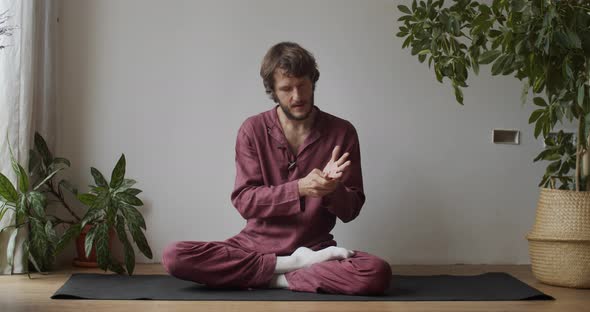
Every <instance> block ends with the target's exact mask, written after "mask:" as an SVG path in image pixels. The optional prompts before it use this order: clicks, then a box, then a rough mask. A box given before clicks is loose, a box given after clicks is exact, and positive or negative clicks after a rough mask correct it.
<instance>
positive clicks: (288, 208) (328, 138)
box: [228, 105, 365, 255]
mask: <svg viewBox="0 0 590 312" xmlns="http://www.w3.org/2000/svg"><path fill="white" fill-rule="evenodd" d="M277 107H278V105H275V107H274V108H273V109H271V110H268V111H266V112H262V113H260V114H258V115H255V116H252V117H249V118H248V119H246V120H245V121H244V122H243V124H242V125H241V127H240V129H239V130H238V136H237V140H236V157H235V161H236V180H235V187H234V190H233V192H232V193H231V201H232V204H233V205H234V207H235V208H236V209H237V210H238V212H239V213H240V214H241V215H242V217H243V218H244V219H246V221H247V222H246V227H245V228H244V229H243V230H242V231H241V232H240V233H239V234H237V235H236V236H234V237H232V238H230V239H228V242H230V243H234V244H239V245H240V246H242V247H244V248H247V249H250V250H253V251H258V252H261V253H275V254H277V255H289V254H291V253H292V252H293V251H294V250H295V249H296V248H297V247H300V246H305V247H309V248H312V249H314V250H318V249H321V248H325V247H327V246H332V245H336V241H334V240H333V236H332V235H331V234H330V231H331V230H332V229H333V228H334V225H335V224H336V217H338V218H339V219H340V220H342V221H343V222H349V221H351V220H353V219H354V218H356V217H357V216H358V214H359V212H360V210H361V207H362V206H363V204H364V202H365V194H364V191H363V178H362V172H361V156H360V148H359V140H358V135H357V132H356V129H355V128H354V126H353V125H352V124H351V123H350V122H349V121H347V120H344V119H341V118H338V117H336V116H333V115H330V114H328V113H326V112H323V111H321V110H320V109H319V108H318V107H317V106H314V108H315V109H317V114H316V119H315V120H314V123H313V125H312V129H311V132H310V133H309V135H308V136H307V137H306V138H305V141H304V143H303V144H302V145H301V146H300V147H299V151H297V154H296V155H295V154H293V153H292V152H291V149H290V148H289V145H288V142H287V139H286V137H285V135H284V133H283V130H282V127H281V125H280V122H279V118H278V115H277V111H276V109H277ZM336 145H340V147H341V155H342V154H344V153H345V152H349V153H350V155H349V157H348V159H349V160H350V161H351V165H350V166H349V167H348V168H347V169H346V171H348V172H347V173H346V174H345V175H343V180H342V183H340V184H339V186H338V188H337V189H336V190H335V191H334V192H333V193H331V194H328V195H326V196H324V197H322V198H313V197H302V196H300V195H299V189H298V185H297V181H298V180H299V179H301V178H304V177H305V176H307V175H308V174H309V173H310V172H311V171H312V170H313V169H314V168H317V169H320V170H322V169H323V168H324V167H325V165H326V164H327V163H328V161H329V160H330V158H331V156H332V150H333V149H334V147H335V146H336ZM293 162H294V163H295V164H294V165H292V166H289V164H290V163H293Z"/></svg>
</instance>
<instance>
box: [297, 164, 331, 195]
mask: <svg viewBox="0 0 590 312" xmlns="http://www.w3.org/2000/svg"><path fill="white" fill-rule="evenodd" d="M339 183H340V179H327V176H326V175H325V174H324V173H323V172H322V170H320V169H317V168H316V169H313V170H312V171H311V172H310V173H309V174H308V175H307V176H306V177H305V178H302V179H299V181H297V185H298V186H299V195H300V196H310V197H323V196H325V195H327V194H330V193H332V192H333V191H334V190H335V189H336V188H337V187H338V184H339Z"/></svg>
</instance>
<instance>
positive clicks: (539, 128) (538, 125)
mask: <svg viewBox="0 0 590 312" xmlns="http://www.w3.org/2000/svg"><path fill="white" fill-rule="evenodd" d="M545 122H546V118H545V116H541V117H540V118H539V119H537V123H536V124H535V132H534V136H535V139H536V138H537V137H538V136H539V134H541V131H542V130H543V127H544V126H545Z"/></svg>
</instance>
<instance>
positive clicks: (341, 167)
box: [336, 160, 350, 172]
mask: <svg viewBox="0 0 590 312" xmlns="http://www.w3.org/2000/svg"><path fill="white" fill-rule="evenodd" d="M348 166H350V160H349V161H347V162H345V163H343V164H342V165H340V166H339V167H338V169H336V171H337V172H342V171H344V169H346V167H348Z"/></svg>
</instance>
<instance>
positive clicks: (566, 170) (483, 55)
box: [397, 0, 590, 191]
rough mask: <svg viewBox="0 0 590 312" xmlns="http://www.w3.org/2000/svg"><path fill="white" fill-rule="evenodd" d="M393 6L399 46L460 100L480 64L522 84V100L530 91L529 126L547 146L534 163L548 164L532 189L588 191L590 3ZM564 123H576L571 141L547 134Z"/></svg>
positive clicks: (540, 0)
mask: <svg viewBox="0 0 590 312" xmlns="http://www.w3.org/2000/svg"><path fill="white" fill-rule="evenodd" d="M398 9H399V10H400V11H401V12H402V13H404V14H403V15H402V16H401V17H400V18H399V20H398V21H402V22H403V25H402V26H400V27H399V33H398V34H397V36H398V37H402V38H404V37H405V41H404V42H403V45H402V48H406V47H411V53H412V55H416V56H417V57H418V60H419V61H420V62H421V63H422V62H425V61H426V60H427V59H428V66H429V68H431V67H432V66H434V72H435V74H436V78H437V80H438V81H439V82H441V83H442V82H443V79H444V78H445V77H446V78H448V79H449V80H450V82H451V86H452V87H453V89H454V92H455V97H456V100H457V101H458V102H459V103H461V104H463V92H462V89H461V88H465V87H467V83H466V81H467V78H468V76H469V71H470V70H472V71H473V72H474V73H475V74H478V73H479V67H480V65H481V64H492V66H491V73H492V75H500V74H501V75H513V76H515V77H516V78H517V79H519V80H521V81H522V82H523V84H524V85H523V92H522V97H521V100H522V102H523V103H525V102H526V100H527V98H528V95H529V93H530V91H531V90H532V93H533V103H534V104H535V105H537V106H538V109H536V110H535V111H533V112H532V114H531V116H530V118H529V123H534V124H535V126H534V136H535V138H537V137H538V136H539V135H542V136H543V138H544V140H545V143H546V148H545V150H543V151H542V152H541V153H540V154H539V155H538V156H537V157H536V158H535V159H534V161H539V160H547V161H550V163H549V165H548V166H547V169H546V172H545V174H544V175H543V177H542V179H541V181H540V183H539V186H544V187H551V188H560V189H575V190H577V191H580V190H590V181H588V176H589V174H590V153H589V152H588V140H589V139H590V138H589V136H588V134H589V132H590V115H589V113H590V96H589V95H590V94H589V88H588V87H589V82H588V81H589V78H590V59H589V57H590V15H589V12H590V2H587V1H583V0H570V1H559V0H532V1H526V0H494V1H493V2H492V3H491V5H490V4H486V3H480V2H478V1H471V0H454V1H452V4H451V5H449V6H446V5H445V3H444V0H437V1H433V0H428V1H420V2H417V1H416V0H414V1H413V2H412V5H411V7H408V6H405V5H399V6H398ZM564 120H569V122H574V121H575V122H577V124H578V129H577V139H576V140H574V137H573V136H572V135H570V134H568V133H564V132H563V131H559V133H558V135H557V136H551V135H549V134H550V132H552V130H553V129H554V128H555V127H556V124H557V122H558V121H559V122H560V123H563V122H564ZM572 169H573V170H574V173H573V174H571V173H570V172H571V170H572ZM557 181H559V182H560V183H561V185H559V186H558V185H557Z"/></svg>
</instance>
